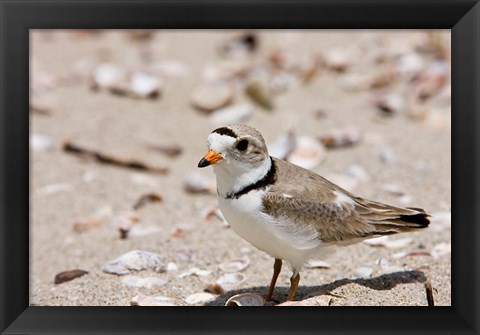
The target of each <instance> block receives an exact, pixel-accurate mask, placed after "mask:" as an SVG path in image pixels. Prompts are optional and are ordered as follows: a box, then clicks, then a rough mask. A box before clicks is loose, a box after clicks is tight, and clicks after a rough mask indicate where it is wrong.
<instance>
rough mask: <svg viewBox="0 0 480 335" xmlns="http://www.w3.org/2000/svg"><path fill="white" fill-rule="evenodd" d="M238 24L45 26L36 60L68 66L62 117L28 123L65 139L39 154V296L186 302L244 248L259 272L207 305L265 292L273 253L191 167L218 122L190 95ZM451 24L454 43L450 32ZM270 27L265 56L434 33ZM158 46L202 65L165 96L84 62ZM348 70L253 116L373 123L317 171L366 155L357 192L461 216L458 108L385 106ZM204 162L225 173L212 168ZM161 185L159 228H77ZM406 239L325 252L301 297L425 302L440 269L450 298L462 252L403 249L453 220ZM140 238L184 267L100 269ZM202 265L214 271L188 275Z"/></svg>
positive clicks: (441, 237)
mask: <svg viewBox="0 0 480 335" xmlns="http://www.w3.org/2000/svg"><path fill="white" fill-rule="evenodd" d="M236 33H237V32H233V31H229V32H214V31H199V32H188V31H176V32H166V31H163V32H162V31H160V32H156V33H155V34H154V36H153V38H152V39H151V40H148V41H135V40H132V39H130V38H128V37H127V36H126V34H125V33H124V32H121V31H116V32H101V33H99V34H95V35H90V34H84V35H83V34H79V33H72V32H67V31H57V32H49V31H44V32H33V33H32V34H31V55H32V71H34V72H33V73H43V74H46V75H48V76H51V77H52V78H56V79H57V84H56V85H53V86H54V88H49V89H47V91H48V92H47V93H46V94H47V95H48V97H49V98H50V99H52V100H51V112H50V114H49V115H40V114H37V113H33V114H32V115H31V123H30V131H31V133H35V134H42V135H46V136H48V137H49V138H51V140H52V141H53V148H52V149H51V150H48V151H32V153H31V166H30V169H31V180H30V185H31V188H30V190H31V206H30V208H31V212H30V228H31V230H30V239H31V254H30V257H31V258H30V259H31V263H30V303H31V304H32V305H62V306H64V305H75V306H76V305H83V306H84V305H89V306H97V305H108V306H119V305H130V301H131V300H132V298H133V297H134V296H136V295H137V294H139V293H142V294H146V295H150V296H165V297H171V298H173V299H176V301H177V304H179V305H187V303H186V300H185V299H186V297H188V296H190V295H191V294H195V293H199V292H202V291H203V290H204V288H205V287H206V286H207V285H208V284H212V283H214V282H215V281H216V280H217V279H218V278H219V277H220V276H221V275H222V274H223V272H222V271H221V270H220V269H219V267H218V266H219V264H221V263H224V262H227V261H230V260H234V259H238V258H242V257H248V259H249V260H250V264H249V266H248V267H247V268H246V269H245V270H243V271H242V273H243V274H244V275H245V276H246V279H245V280H244V281H243V282H242V283H240V284H239V285H238V286H236V287H234V288H233V290H231V291H229V292H226V293H224V294H221V295H216V296H215V297H214V299H213V300H211V301H209V302H206V303H205V304H207V305H223V304H224V303H225V301H226V299H228V298H229V297H230V296H232V295H233V294H236V293H239V292H254V293H258V294H261V295H264V294H265V293H266V291H267V289H268V284H269V282H270V278H271V274H272V266H273V259H272V258H271V257H270V256H268V255H267V254H265V253H263V252H261V251H259V250H257V249H255V248H254V247H253V246H251V245H250V244H249V243H248V242H246V241H244V240H242V239H241V238H240V237H238V236H237V235H236V234H235V233H234V232H233V231H232V230H231V229H230V228H228V227H226V226H225V225H224V224H223V223H222V222H221V221H220V220H218V219H216V218H212V219H210V220H208V221H206V220H205V219H204V214H205V211H206V210H208V209H209V208H212V207H214V206H215V205H216V203H217V199H216V196H215V195H211V194H210V195H209V194H206V195H204V194H190V193H187V192H185V190H184V189H183V180H184V177H185V175H187V174H189V173H191V172H196V171H197V170H198V169H197V163H198V161H199V159H200V158H201V157H202V156H203V154H204V153H205V151H206V145H205V141H206V137H207V135H208V134H209V133H210V132H211V131H212V130H213V129H214V128H215V125H213V124H212V123H211V122H210V121H209V118H208V116H207V115H206V114H205V113H201V112H199V111H197V110H196V109H195V108H193V107H192V106H191V104H190V96H191V92H192V90H193V88H194V87H195V86H196V85H198V84H199V83H201V82H202V78H203V75H204V74H203V73H204V67H205V66H206V65H208V64H213V65H215V64H218V63H219V62H221V60H222V56H221V55H220V54H219V52H218V50H219V46H220V45H221V44H222V43H223V42H224V41H226V40H228V38H229V37H231V36H234V35H235V34H236ZM442 34H443V35H442V36H443V37H445V36H446V38H447V43H449V33H448V32H443V33H442ZM258 36H259V41H260V47H259V50H258V51H257V52H255V54H254V56H252V57H254V58H255V59H264V58H265V55H266V54H268V53H269V52H271V51H272V50H275V49H284V50H291V51H292V52H293V53H294V54H295V55H298V57H302V56H305V55H309V54H311V53H313V52H326V51H328V50H331V49H332V48H343V49H345V48H351V47H355V48H359V49H360V50H364V51H365V50H366V51H365V52H367V53H370V52H371V53H374V52H375V51H376V50H377V49H378V50H380V49H381V50H387V51H385V52H393V49H394V48H398V49H401V47H402V46H404V45H410V44H411V43H414V42H412V41H420V42H421V41H422V40H424V39H425V37H426V36H427V34H426V32H424V31H405V32H387V31H385V32H378V31H377V32H375V33H373V32H368V31H359V32H348V31H335V32H315V31H308V32H307V31H304V32H292V31H289V32H287V31H279V32H272V31H271V32H259V33H258ZM415 43H416V42H415ZM382 48H383V49H382ZM148 57H150V59H152V58H153V59H154V60H155V59H160V60H165V59H167V60H175V61H178V62H181V63H182V64H184V65H185V66H186V68H187V69H188V72H187V73H186V74H185V75H184V76H183V77H182V76H180V77H174V76H170V77H167V76H165V77H164V79H163V80H164V88H163V90H162V93H161V96H160V97H159V98H158V99H134V98H130V97H122V96H117V95H113V94H110V93H109V92H106V91H102V90H101V91H99V92H93V91H92V90H91V89H90V85H89V82H88V80H87V78H86V77H85V75H84V74H85V73H87V72H88V71H89V70H90V69H91V68H92V67H93V66H94V65H95V64H98V63H100V62H105V61H108V62H112V63H115V64H119V65H121V66H125V67H128V68H141V67H142V66H145V64H146V62H147V63H148V59H149V58H148ZM426 59H428V57H427V56H426ZM352 67H353V68H354V69H355V71H357V72H358V73H364V74H368V73H371V72H373V71H374V70H375V66H374V65H372V62H370V61H369V60H368V59H367V58H357V59H355V63H354V65H352ZM352 71H353V70H352ZM72 73H77V76H73V75H72ZM349 73H350V70H349V71H347V73H346V74H338V73H335V72H334V71H329V70H327V69H322V70H321V72H320V73H319V74H318V76H317V77H316V78H314V79H313V81H312V82H311V83H309V84H307V85H300V86H298V87H293V88H291V89H288V90H287V91H286V92H284V93H282V94H279V95H278V96H276V97H275V109H274V110H273V111H272V112H265V111H263V110H262V109H260V108H257V109H256V111H255V114H254V116H253V117H252V118H251V119H250V120H249V121H247V122H246V123H247V124H250V125H252V126H254V127H256V128H257V129H258V130H259V131H260V132H261V133H262V134H263V135H264V137H265V140H266V142H267V143H272V142H273V141H274V140H275V139H276V137H277V136H278V135H279V134H280V133H282V132H284V131H287V130H289V129H292V130H293V131H294V132H295V133H296V134H297V135H299V136H310V137H313V138H316V137H318V136H319V135H321V134H324V133H327V132H329V131H331V130H332V129H339V128H340V129H341V128H348V127H357V128H358V129H360V130H361V131H362V133H363V134H364V137H363V141H362V142H360V143H359V144H357V145H354V146H351V147H348V148H341V149H334V150H328V153H327V156H326V160H325V161H324V162H323V163H322V164H320V165H319V166H317V167H315V168H314V169H313V171H315V172H316V173H319V174H321V175H322V176H324V177H327V178H330V177H331V178H337V179H338V176H339V175H340V176H341V177H342V176H343V177H342V178H343V179H345V178H346V177H345V175H348V171H349V170H351V166H352V165H359V166H361V167H363V169H364V170H365V172H366V174H367V178H365V179H364V180H362V181H360V182H358V185H357V186H356V187H355V188H354V189H353V192H354V193H355V194H357V195H359V196H362V197H364V198H369V199H373V200H377V201H381V202H385V203H389V204H392V205H399V206H405V205H408V206H414V207H421V208H424V209H426V210H427V212H428V213H444V212H445V213H448V212H449V211H450V210H451V144H450V142H451V130H450V126H449V116H450V107H449V106H447V107H442V108H438V107H436V106H435V105H434V104H433V103H428V102H427V103H426V104H425V106H426V107H425V108H427V109H428V110H429V111H431V110H434V111H436V114H435V115H437V116H438V117H437V116H435V117H433V118H431V117H429V118H427V119H426V120H420V121H419V120H415V119H413V118H410V117H408V116H406V115H405V114H402V113H400V114H399V115H394V116H392V117H383V116H381V115H380V113H379V111H378V110H377V109H376V108H375V107H374V106H373V105H372V103H371V99H372V92H371V90H357V91H350V90H346V89H345V87H344V85H343V84H342V83H344V81H345V78H346V76H347V75H348V74H349ZM59 78H60V79H59ZM401 90H402V86H401V85H393V86H391V87H389V88H387V89H386V91H387V92H394V93H399V92H401ZM242 101H248V99H247V98H246V97H245V96H244V95H242V94H239V93H237V94H236V98H235V103H237V102H242ZM319 110H322V111H324V113H325V116H324V117H321V118H318V117H316V115H317V112H318V111H319ZM429 115H430V114H429ZM66 140H70V141H72V142H75V143H77V144H79V145H82V146H85V147H87V148H92V149H95V150H100V151H102V152H106V153H109V154H112V155H116V156H120V157H126V158H132V159H136V160H139V161H142V162H145V163H148V164H152V165H158V166H165V167H168V168H169V173H168V174H165V175H158V174H153V173H148V172H139V171H134V170H132V169H127V168H120V167H116V166H107V165H102V164H99V163H98V162H95V161H92V160H85V159H80V158H78V157H76V156H75V155H71V154H68V153H66V152H64V151H63V150H62V144H63V143H64V141H66ZM150 142H154V143H155V142H159V143H176V144H178V145H180V146H181V147H182V149H183V152H182V154H181V155H179V156H178V157H175V158H171V157H166V156H165V155H161V154H159V153H158V152H155V151H152V150H150V149H148V147H147V146H146V145H145V144H146V143H150ZM389 150H390V151H391V152H393V153H394V158H395V160H394V161H393V162H391V163H385V162H383V161H382V159H381V156H382V153H384V155H385V152H387V153H388V152H389ZM198 171H199V170H198ZM200 172H201V173H204V174H205V175H206V176H208V177H211V178H213V177H214V175H213V171H212V169H203V170H201V171H200ZM348 180H351V177H350V179H348ZM386 184H395V185H399V186H400V187H401V189H402V191H403V193H404V196H403V197H402V196H398V195H395V194H393V193H391V192H388V191H385V185H386ZM49 185H50V186H51V185H60V187H58V189H57V190H53V191H52V189H50V191H51V192H48V188H47V189H46V188H45V187H46V186H49ZM152 192H154V193H158V194H160V195H161V196H162V198H163V202H161V203H152V204H148V205H146V206H145V207H143V208H142V209H140V210H139V211H138V215H139V216H140V217H141V218H142V220H143V221H144V223H142V224H145V223H148V224H149V225H151V226H153V227H156V228H158V229H157V231H156V233H152V234H147V235H146V236H130V237H128V238H127V239H120V235H119V232H118V229H117V227H116V226H115V224H113V223H112V219H107V220H104V222H102V223H100V224H99V225H98V226H97V227H95V228H92V229H90V230H88V231H86V232H83V233H77V232H75V231H74V229H73V226H74V223H75V222H78V221H79V220H81V219H84V218H89V217H92V215H94V213H95V212H97V211H98V210H100V209H102V208H107V209H108V208H109V209H110V210H111V213H112V216H113V217H116V216H118V215H121V214H122V213H125V212H128V211H132V206H133V204H134V203H135V202H136V200H137V199H138V198H139V197H140V196H141V195H143V194H146V193H152ZM407 197H408V198H407ZM178 228H181V229H183V230H185V234H184V235H183V236H180V237H175V236H173V235H172V232H174V231H175V230H176V229H178ZM177 232H178V230H177ZM404 238H411V239H412V241H411V243H409V244H407V245H405V246H402V247H400V248H397V249H390V248H386V247H381V246H377V247H374V246H371V245H367V244H365V243H359V244H356V245H353V246H349V247H345V248H341V249H339V250H338V251H337V252H336V253H335V254H333V255H332V256H330V257H328V258H325V259H324V260H325V261H326V262H328V263H329V264H330V268H328V269H324V268H322V269H305V270H303V271H302V273H301V276H302V278H301V282H300V287H299V289H298V291H297V295H296V298H297V300H302V299H306V298H308V297H312V296H316V295H320V294H331V295H332V300H331V302H330V304H331V306H338V305H361V306H379V305H381V306H424V305H427V299H426V294H425V287H424V283H425V281H426V280H430V281H431V283H432V286H433V288H434V299H435V304H436V305H438V306H440V305H442V306H445V305H451V261H450V253H449V252H448V251H447V252H443V253H441V254H436V255H435V256H436V257H432V256H431V255H425V254H422V253H421V254H419V255H418V254H417V255H412V256H407V257H400V256H401V255H400V254H398V253H399V252H406V253H408V252H414V251H425V252H431V251H432V250H433V249H434V247H435V246H438V245H440V246H448V245H449V244H450V241H451V232H450V228H449V227H448V224H447V226H446V227H443V225H441V224H440V223H438V224H436V226H435V224H432V225H431V227H430V228H429V229H427V230H424V231H421V232H415V233H408V234H402V235H398V236H394V237H392V238H391V239H392V240H395V239H404ZM131 250H145V251H149V252H154V253H157V254H159V255H161V256H162V257H163V259H164V261H165V264H167V263H169V262H173V263H175V264H176V266H177V268H178V269H177V270H170V271H166V272H162V273H157V272H154V271H152V270H146V271H140V272H136V273H133V274H132V275H133V276H135V277H157V278H162V279H164V280H166V282H167V283H166V284H165V285H164V286H162V287H157V288H145V287H140V288H134V287H129V286H127V285H124V284H123V283H122V279H123V277H122V276H117V275H112V274H107V273H104V272H103V271H102V268H103V267H104V265H105V264H106V263H107V262H108V261H110V260H112V259H115V258H116V257H118V256H120V255H122V254H124V253H126V252H128V251H131ZM186 255H187V256H186ZM194 267H197V268H199V269H202V270H208V271H211V274H210V275H207V276H203V277H201V276H200V277H199V276H195V275H192V276H186V277H183V278H179V275H180V274H181V273H183V272H185V271H188V270H189V269H191V268H194ZM361 267H367V268H370V269H371V275H368V276H367V278H358V276H357V275H356V274H355V273H356V270H357V269H358V268H361ZM71 269H82V270H86V271H88V272H89V273H88V274H86V275H84V276H82V277H79V278H76V279H74V280H72V281H69V282H65V283H62V284H58V285H55V284H54V277H55V275H56V274H57V273H59V272H62V271H66V270H71ZM290 275H291V272H290V270H289V269H288V268H287V267H286V266H284V268H283V271H282V273H281V275H280V277H279V280H278V283H277V289H276V291H275V295H274V303H279V302H283V301H284V300H285V299H286V295H287V292H288V287H289V277H290Z"/></svg>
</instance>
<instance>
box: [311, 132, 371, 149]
mask: <svg viewBox="0 0 480 335" xmlns="http://www.w3.org/2000/svg"><path fill="white" fill-rule="evenodd" d="M362 138H363V134H362V132H361V131H360V130H359V129H356V128H347V129H340V130H334V131H332V132H330V133H329V134H325V135H322V136H320V142H322V143H323V145H324V146H325V147H326V148H329V149H331V148H340V147H349V146H352V145H355V144H357V143H359V142H360V141H361V140H362Z"/></svg>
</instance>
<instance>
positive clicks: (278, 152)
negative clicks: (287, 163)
mask: <svg viewBox="0 0 480 335" xmlns="http://www.w3.org/2000/svg"><path fill="white" fill-rule="evenodd" d="M296 143H297V141H296V137H295V134H294V133H293V131H288V132H284V133H282V134H280V135H279V136H278V137H277V138H276V139H275V141H274V142H273V143H272V144H271V145H269V147H268V152H269V153H270V155H271V156H273V157H277V158H279V159H286V158H287V157H288V155H290V154H291V153H292V151H293V150H294V149H295V147H296Z"/></svg>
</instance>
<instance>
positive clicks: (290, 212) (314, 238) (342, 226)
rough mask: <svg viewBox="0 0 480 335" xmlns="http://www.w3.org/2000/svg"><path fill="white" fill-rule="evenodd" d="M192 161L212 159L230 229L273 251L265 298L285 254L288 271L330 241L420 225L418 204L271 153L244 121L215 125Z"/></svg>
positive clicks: (424, 221)
mask: <svg viewBox="0 0 480 335" xmlns="http://www.w3.org/2000/svg"><path fill="white" fill-rule="evenodd" d="M207 144H208V149H209V151H208V152H207V154H206V155H205V156H204V157H203V158H202V159H201V160H200V162H199V163H198V167H200V168H203V167H206V166H209V165H213V169H214V172H215V175H216V178H217V193H218V202H219V206H220V210H221V211H222V213H223V215H224V217H225V219H226V220H227V221H228V223H229V224H230V226H231V227H232V229H233V230H234V231H235V232H236V233H237V234H238V235H240V237H242V238H244V239H245V240H247V241H248V242H250V243H251V244H252V245H254V246H255V247H256V248H258V249H260V250H262V251H264V252H266V253H268V254H269V255H271V256H272V257H274V258H275V263H274V267H273V268H274V271H273V276H272V280H271V282H270V288H269V290H268V294H267V300H271V298H272V294H273V290H274V288H275V283H276V281H277V277H278V275H279V273H280V270H281V267H282V260H285V261H286V262H287V264H288V265H289V267H290V268H291V270H292V271H293V274H292V276H291V278H290V290H289V293H288V300H293V298H294V296H295V291H296V289H297V286H298V283H299V281H300V270H301V269H302V267H303V266H304V265H305V264H306V263H307V262H309V261H310V260H313V259H317V258H319V257H322V255H324V254H325V251H326V250H327V249H329V247H331V246H333V245H349V244H353V243H357V242H360V241H362V240H364V239H367V238H372V237H378V236H383V235H390V234H396V233H401V232H408V231H415V230H418V229H421V228H425V227H427V226H428V224H429V223H430V222H429V220H428V216H429V215H428V214H426V213H425V211H424V210H423V209H420V208H398V207H394V206H389V205H385V204H382V203H379V202H375V201H370V200H366V199H362V198H360V197H357V196H355V195H353V194H351V193H350V192H348V191H346V190H344V189H342V188H341V187H339V186H337V185H335V184H333V183H331V182H329V181H328V180H326V179H324V178H323V177H321V176H319V175H317V174H316V173H314V172H311V171H309V170H306V169H303V168H301V167H299V166H296V165H293V164H291V163H288V162H286V161H283V160H280V159H278V158H275V157H271V156H269V154H268V149H267V146H266V145H265V141H264V139H263V137H262V135H261V134H260V133H259V132H258V131H257V130H256V129H254V128H252V127H250V126H246V125H233V126H228V127H222V128H218V129H215V130H214V131H213V132H212V133H211V134H210V135H209V136H208V140H207Z"/></svg>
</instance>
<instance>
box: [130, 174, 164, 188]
mask: <svg viewBox="0 0 480 335" xmlns="http://www.w3.org/2000/svg"><path fill="white" fill-rule="evenodd" d="M131 180H132V182H133V183H135V184H137V185H144V186H149V187H158V181H157V179H155V178H153V177H150V176H146V175H144V174H139V173H135V174H132V176H131Z"/></svg>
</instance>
